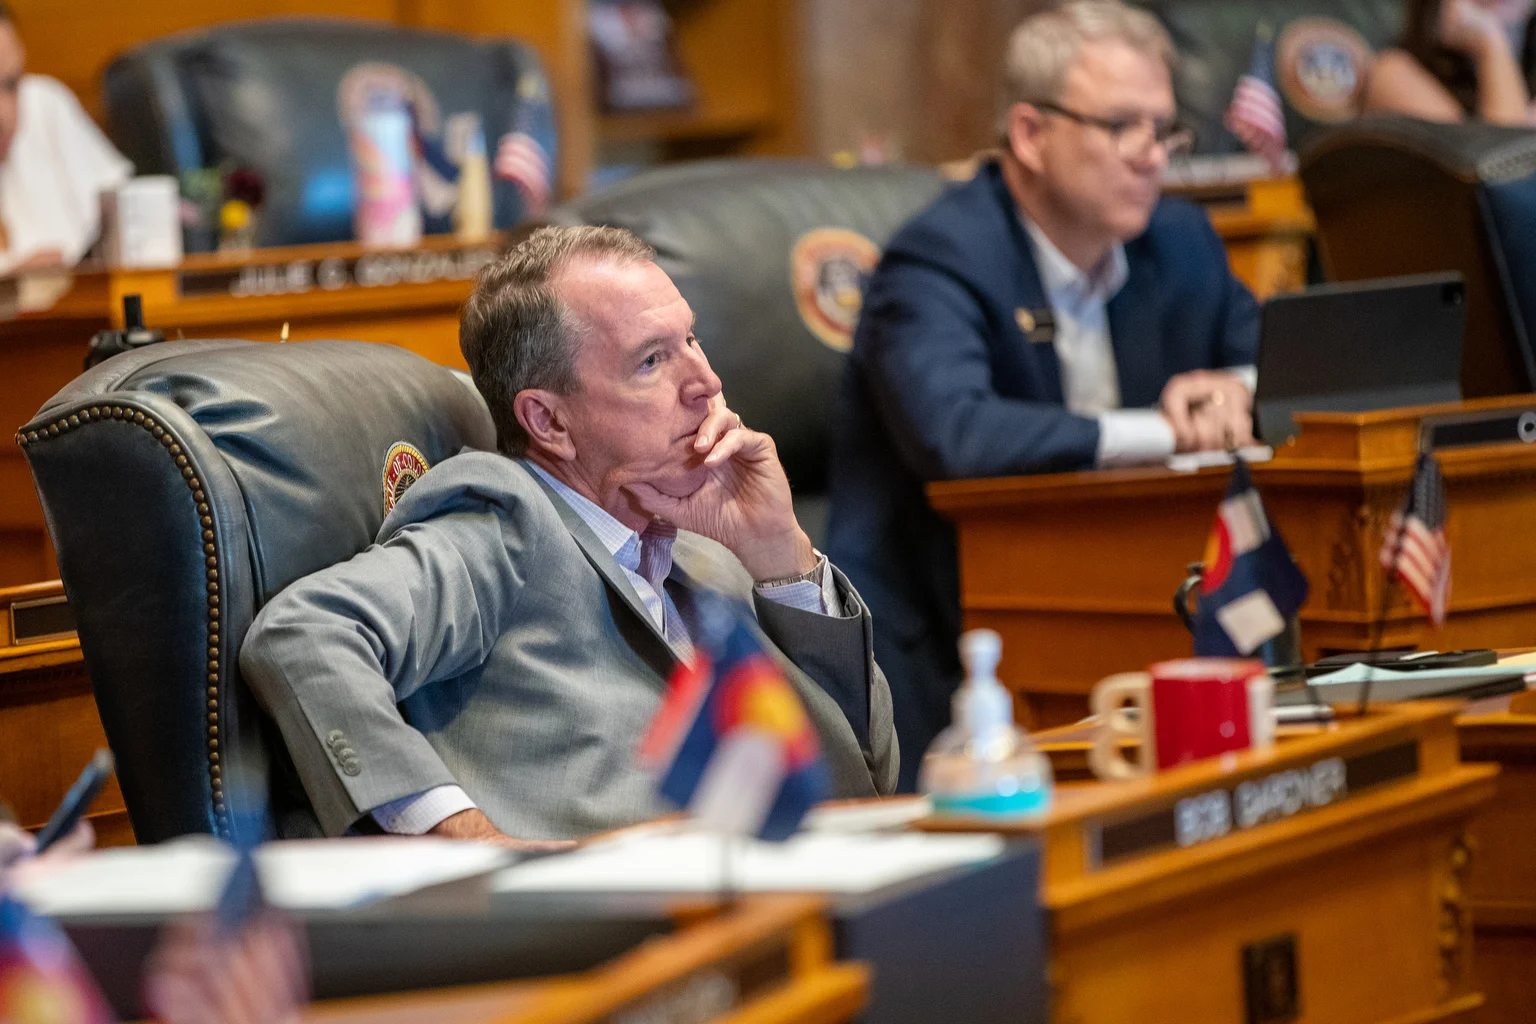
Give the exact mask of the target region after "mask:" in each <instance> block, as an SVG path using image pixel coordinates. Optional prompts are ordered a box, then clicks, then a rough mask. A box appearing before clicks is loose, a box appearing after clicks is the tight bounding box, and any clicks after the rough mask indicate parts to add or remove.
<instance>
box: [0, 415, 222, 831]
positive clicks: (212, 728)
mask: <svg viewBox="0 0 1536 1024" xmlns="http://www.w3.org/2000/svg"><path fill="white" fill-rule="evenodd" d="M108 418H110V419H114V420H131V421H132V422H133V424H134V426H137V427H142V428H144V430H145V432H146V433H148V434H149V435H150V436H151V437H153V438H154V439H155V440H157V441H159V442H160V445H161V446H162V447H163V448H164V449H165V451H166V453H167V454H168V455H169V456H170V457H171V459H172V460H173V464H174V466H175V468H176V469H177V470H178V471H179V472H180V474H181V478H182V479H183V480H184V481H186V484H187V490H188V491H190V492H191V494H192V501H193V503H194V504H195V505H196V507H197V515H198V526H199V527H200V528H201V533H202V536H201V538H200V540H201V541H202V542H203V554H204V556H205V557H204V565H205V566H206V567H207V578H208V583H207V617H206V619H205V620H204V625H205V626H206V628H207V631H208V649H207V654H208V684H209V685H208V707H207V710H206V711H205V712H204V714H205V716H206V722H207V726H208V738H207V741H206V742H207V747H206V755H207V765H208V783H209V797H210V800H211V802H212V804H213V811H214V828H215V831H216V832H217V833H218V834H219V835H220V836H222V837H224V838H226V839H227V838H229V811H228V808H227V807H226V805H225V801H224V780H223V771H222V769H221V768H220V766H219V739H220V737H219V710H218V709H219V686H220V683H221V679H220V674H219V660H220V655H219V648H220V639H221V637H220V633H221V630H220V629H219V584H218V579H219V569H218V565H219V548H218V538H217V536H216V533H215V531H214V529H213V511H212V509H211V508H210V507H209V506H208V496H207V495H206V494H205V493H203V482H202V480H201V479H200V478H199V477H198V475H197V471H196V469H195V468H194V467H193V466H192V464H191V460H190V459H189V458H188V457H187V455H186V454H185V450H184V449H183V447H182V445H181V443H180V442H179V441H178V440H177V439H176V437H175V435H174V434H173V433H172V432H171V429H170V428H169V427H167V426H165V425H164V424H162V423H156V422H155V419H154V417H152V416H146V415H145V414H144V413H143V411H141V410H137V409H133V408H124V407H123V406H120V405H113V406H104V405H93V406H89V407H87V408H81V409H76V410H75V411H74V412H72V413H67V414H63V415H60V416H59V417H58V418H57V419H55V420H54V421H53V422H51V423H49V424H48V425H46V426H44V427H40V428H38V429H37V430H28V431H26V432H24V433H23V432H21V431H18V432H17V433H16V443H17V444H18V445H20V446H21V447H22V448H26V447H27V446H29V445H33V444H37V443H38V442H39V441H41V440H45V439H47V438H53V437H58V436H59V435H60V434H63V433H67V432H69V431H70V430H71V429H73V428H75V427H78V426H80V425H81V424H82V423H91V422H93V421H95V420H104V419H108Z"/></svg>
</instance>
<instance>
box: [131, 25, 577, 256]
mask: <svg viewBox="0 0 1536 1024" xmlns="http://www.w3.org/2000/svg"><path fill="white" fill-rule="evenodd" d="M365 65H366V66H372V69H373V70H375V71H380V70H382V72H383V73H385V74H390V75H395V76H398V78H399V79H401V80H402V81H406V82H409V83H412V84H413V85H415V86H416V87H417V89H418V90H420V92H419V93H418V94H417V95H416V99H417V101H418V107H419V108H420V113H421V114H422V116H423V118H424V119H425V120H435V121H436V124H437V126H438V127H439V128H440V127H441V124H442V121H443V119H444V118H446V117H447V116H449V115H451V114H455V113H461V112H466V111H468V112H474V113H478V114H479V115H480V119H481V124H482V126H483V127H484V129H485V137H486V140H487V142H488V144H489V145H490V146H491V147H492V150H493V153H492V155H493V156H494V147H495V145H496V142H497V140H498V139H499V138H501V136H502V135H503V134H505V133H506V132H509V131H513V130H519V131H525V132H527V133H528V134H530V135H532V136H533V137H534V138H535V139H537V140H538V141H539V143H540V144H541V145H542V146H543V147H544V149H545V151H546V152H547V153H548V155H549V158H550V162H551V166H553V163H554V160H555V156H556V153H555V122H554V114H553V112H552V110H551V108H550V102H549V89H548V84H547V82H546V79H545V75H544V71H543V69H542V68H541V67H540V65H539V60H538V57H537V56H536V55H535V54H534V51H533V50H532V49H531V48H530V47H528V46H525V45H523V44H522V43H518V42H515V41H513V40H483V41H482V40H475V39H470V38H468V37H466V36H460V35H455V34H452V33H447V32H430V31H425V30H421V29H406V28H399V27H396V26H393V25H389V24H385V23H381V22H368V21H348V20H338V19H324V18H280V19H272V20H263V21H251V22H243V23H233V24H226V25H220V26H217V27H215V28H210V29H203V30H198V31H193V32H186V33H181V34H179V35H174V36H170V37H167V38H164V39H157V40H154V41H152V42H148V43H144V44H142V45H140V46H136V47H134V48H133V49H131V50H129V51H127V52H126V53H124V54H123V55H121V56H120V57H118V58H117V59H116V60H114V61H113V62H112V63H111V65H110V66H109V67H108V68H107V70H106V74H105V76H104V81H103V92H104V94H105V97H106V107H107V128H108V133H109V134H110V135H111V137H112V140H113V142H114V143H116V145H117V147H118V148H119V149H120V150H122V152H123V154H124V155H125V156H127V157H128V158H129V159H130V160H132V161H133V162H134V165H135V166H136V167H137V168H138V171H139V173H140V174H176V175H179V174H182V173H185V172H187V171H195V170H198V169H200V168H204V167H214V166H219V165H221V164H224V165H230V166H235V167H246V168H250V169H252V170H254V171H257V172H258V173H259V174H260V175H261V176H262V178H263V179H264V180H265V183H266V199H265V202H264V203H263V208H262V214H261V218H260V221H259V226H258V238H257V244H259V245H293V244H299V243H304V242H336V241H343V240H346V239H350V238H351V237H352V209H353V185H352V164H351V157H350V152H349V149H348V144H347V137H346V130H345V128H344V127H343V125H342V119H341V112H340V110H341V105H342V104H341V96H340V90H341V86H342V83H343V80H344V79H346V78H347V76H348V74H349V73H351V72H354V71H357V70H358V69H360V68H364V66H365ZM354 81H356V79H354ZM427 108H435V109H427ZM492 191H493V196H494V204H495V205H494V210H495V223H496V226H497V227H499V228H509V227H512V226H513V225H515V224H517V223H519V222H520V221H522V220H523V219H524V206H523V199H522V196H521V194H520V193H519V191H518V189H517V188H516V187H515V186H514V185H513V184H512V183H510V182H507V181H503V180H500V179H495V180H493V183H492ZM426 229H427V230H428V231H429V232H431V231H446V230H449V224H448V220H447V217H446V216H444V217H440V218H430V219H429V220H428V222H427V224H426Z"/></svg>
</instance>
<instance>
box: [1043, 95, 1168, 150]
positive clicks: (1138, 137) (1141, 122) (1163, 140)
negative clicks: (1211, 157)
mask: <svg viewBox="0 0 1536 1024" xmlns="http://www.w3.org/2000/svg"><path fill="white" fill-rule="evenodd" d="M1031 106H1033V107H1035V108H1037V109H1039V110H1043V111H1045V112H1046V113H1048V114H1058V115H1060V116H1061V117H1065V118H1066V119H1067V120H1069V121H1076V122H1077V123H1078V124H1085V125H1089V126H1091V127H1094V128H1098V129H1101V130H1103V131H1104V132H1107V133H1108V134H1109V138H1110V141H1112V142H1113V143H1114V144H1115V150H1116V152H1118V153H1119V154H1120V157H1121V159H1123V160H1144V159H1146V157H1147V155H1148V154H1149V153H1151V152H1152V147H1153V146H1162V147H1163V151H1164V152H1165V153H1167V154H1168V155H1169V156H1170V157H1175V156H1183V155H1184V154H1185V153H1188V152H1189V151H1190V149H1191V148H1193V146H1194V144H1195V133H1194V132H1192V131H1190V130H1189V129H1188V128H1183V127H1180V125H1179V124H1178V122H1176V121H1160V120H1157V119H1156V118H1151V117H1094V116H1093V115H1092V114H1081V113H1078V112H1077V111H1076V110H1068V109H1067V108H1066V107H1063V106H1059V105H1057V104H1055V103H1032V104H1031Z"/></svg>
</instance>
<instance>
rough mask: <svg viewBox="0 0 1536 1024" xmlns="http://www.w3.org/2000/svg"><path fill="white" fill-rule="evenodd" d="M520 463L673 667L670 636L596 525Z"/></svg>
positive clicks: (594, 566) (574, 538)
mask: <svg viewBox="0 0 1536 1024" xmlns="http://www.w3.org/2000/svg"><path fill="white" fill-rule="evenodd" d="M518 466H519V468H521V469H522V470H523V472H525V473H527V474H528V475H529V476H531V477H533V480H534V483H536V484H538V485H539V487H541V488H542V489H543V491H544V493H545V494H547V495H549V500H550V502H551V503H552V504H553V505H554V506H555V511H556V512H557V513H558V514H559V516H560V521H561V522H562V523H564V524H565V528H566V529H567V530H568V531H570V534H571V538H572V539H573V540H575V541H576V546H577V547H579V548H581V553H582V554H584V555H586V556H587V561H589V562H591V563H592V568H594V569H596V570H597V574H598V575H599V576H601V577H602V578H603V582H605V583H607V584H608V587H609V589H610V590H612V591H613V592H614V593H615V594H617V595H618V597H619V598H620V599H621V600H622V601H623V602H624V603H625V604H626V605H628V606H629V610H630V611H631V612H633V613H634V615H635V617H636V618H638V619H639V620H640V621H641V623H642V624H644V626H645V628H646V630H647V631H648V632H649V633H650V634H651V636H653V637H655V639H656V642H657V643H658V644H660V645H661V648H662V650H664V651H666V652H667V659H668V667H667V670H668V671H670V668H671V665H673V664H675V663H676V662H677V655H676V654H675V653H673V651H672V647H671V645H670V644H668V643H667V638H666V637H665V636H663V635H662V632H661V629H660V627H658V626H657V625H656V620H655V619H653V618H651V613H650V612H649V611H647V610H646V607H645V602H644V601H642V600H640V595H639V594H638V593H637V592H636V591H635V588H634V587H633V586H632V585H631V584H630V582H629V577H627V576H625V575H624V570H623V569H620V568H619V563H618V562H617V561H616V560H615V559H614V557H613V555H612V554H610V553H609V551H608V549H607V548H605V547H603V542H602V541H600V540H598V539H597V534H595V533H593V532H592V528H591V527H589V526H588V525H587V524H586V523H585V522H584V521H583V520H582V518H581V516H579V515H577V514H576V510H575V509H573V508H571V506H569V505H567V504H566V503H565V499H564V498H562V497H560V495H559V494H558V493H557V492H556V491H555V489H554V488H553V487H551V486H549V484H548V483H546V482H545V480H544V478H543V477H542V476H540V475H539V474H538V473H535V472H533V471H532V470H531V469H528V468H527V467H526V466H523V465H522V464H521V463H518Z"/></svg>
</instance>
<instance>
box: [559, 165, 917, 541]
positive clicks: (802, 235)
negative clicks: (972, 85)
mask: <svg viewBox="0 0 1536 1024" xmlns="http://www.w3.org/2000/svg"><path fill="white" fill-rule="evenodd" d="M942 186H943V182H942V181H941V180H940V178H939V176H938V174H937V173H936V172H935V171H933V170H932V169H927V168H858V169H853V170H838V169H836V168H834V167H831V166H828V165H827V164H823V163H817V162H812V161H800V160H770V159H742V160H720V161H709V162H701V163H695V164H686V165H681V166H679V167H675V168H664V169H661V170H657V171H650V172H646V173H644V174H640V175H637V176H635V177H634V178H631V179H629V180H627V181H624V182H622V183H620V184H619V185H617V186H615V187H614V188H612V189H609V190H607V191H605V192H602V193H599V194H595V195H591V196H586V197H584V198H581V199H578V200H576V201H574V202H572V203H569V204H567V205H566V206H564V207H561V208H560V209H558V210H557V211H555V215H554V219H555V220H556V221H558V222H560V223H568V224H608V225H615V226H618V227H625V228H629V229H630V230H632V231H634V232H635V233H636V234H638V235H639V236H640V237H641V238H643V239H645V240H646V241H647V242H649V243H650V244H651V245H653V246H655V248H656V250H657V253H658V263H659V264H660V265H661V267H662V268H663V269H664V270H666V272H667V273H668V274H670V275H671V276H672V280H673V281H675V282H677V287H678V290H679V291H681V292H682V294H683V297H684V298H685V299H687V300H688V303H689V305H690V306H692V307H693V311H694V313H695V315H696V316H697V317H698V337H699V341H700V343H701V344H702V345H703V346H704V351H705V353H706V354H707V355H708V356H709V360H710V364H711V365H712V366H713V367H714V369H715V372H716V373H718V374H719V376H720V380H721V382H722V384H723V385H724V387H725V394H726V397H727V398H728V399H729V400H730V403H731V407H732V408H733V409H735V410H736V411H737V412H739V413H741V416H742V419H743V420H744V421H745V422H746V423H748V424H749V425H751V426H752V427H754V428H756V429H759V430H763V431H766V432H767V433H769V434H771V435H772V436H773V438H774V440H775V441H776V442H777V444H778V449H779V455H780V458H781V459H782V460H783V463H784V468H785V471H786V472H787V473H788V474H789V480H790V484H791V486H792V487H793V488H794V492H795V499H796V509H797V511H798V513H799V514H800V521H801V523H802V524H804V525H805V527H806V531H807V532H808V533H810V534H811V537H812V540H814V541H817V542H818V543H819V542H820V540H821V536H822V534H823V531H824V529H825V523H826V517H827V504H826V490H827V461H828V458H829V454H830V450H831V449H830V442H829V438H828V432H829V430H830V429H831V427H830V413H831V403H832V399H833V394H834V391H835V387H836V384H837V380H838V377H839V375H840V374H841V372H842V367H843V362H844V358H843V353H844V352H846V351H847V348H848V345H849V343H850V341H851V332H852V327H853V324H854V322H855V320H856V318H857V313H858V305H859V302H860V300H861V298H862V288H863V284H864V278H866V277H867V276H868V273H869V271H871V270H873V269H874V264H875V262H876V260H877V257H878V253H879V250H880V247H882V246H884V245H885V243H886V242H887V241H888V240H889V239H890V236H891V235H892V234H893V233H895V231H896V229H897V228H899V227H900V226H901V225H902V224H904V223H905V222H906V221H907V220H909V219H910V218H911V217H912V216H913V215H914V214H915V213H917V212H918V211H919V210H921V209H922V208H923V207H925V206H927V205H928V203H930V202H931V201H932V200H933V199H934V198H935V197H936V196H937V195H938V193H939V191H940V189H941V188H942Z"/></svg>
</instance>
